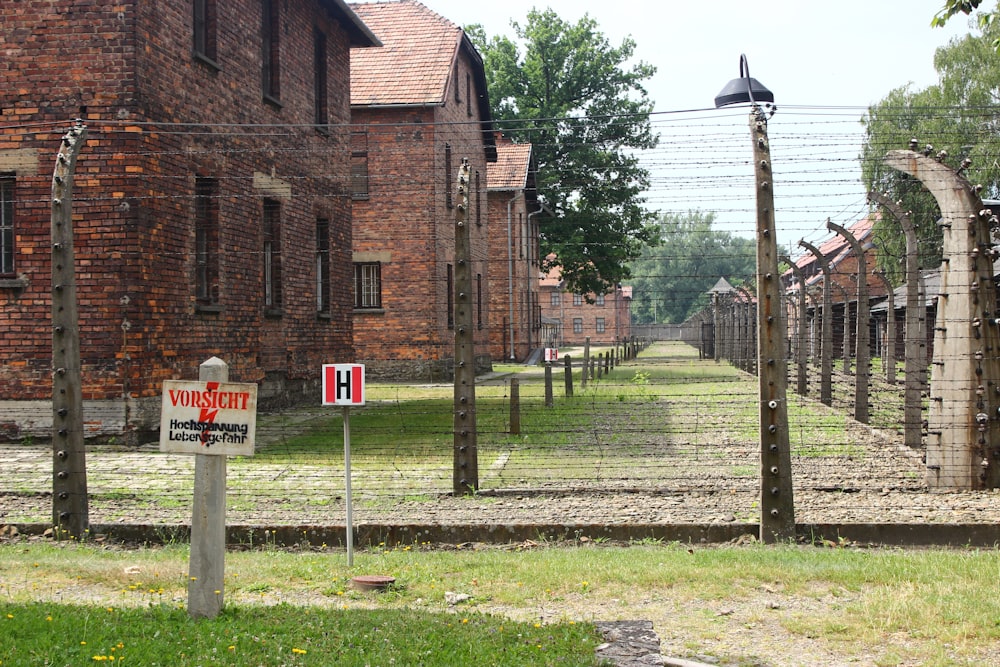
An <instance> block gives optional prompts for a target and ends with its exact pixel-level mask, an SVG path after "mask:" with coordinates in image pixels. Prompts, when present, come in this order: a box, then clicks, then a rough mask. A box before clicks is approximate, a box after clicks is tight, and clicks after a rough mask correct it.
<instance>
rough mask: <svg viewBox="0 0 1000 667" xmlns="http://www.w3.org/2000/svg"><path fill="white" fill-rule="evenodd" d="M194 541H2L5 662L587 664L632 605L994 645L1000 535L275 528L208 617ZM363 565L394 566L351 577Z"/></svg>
mask: <svg viewBox="0 0 1000 667" xmlns="http://www.w3.org/2000/svg"><path fill="white" fill-rule="evenodd" d="M187 558H188V552H187V548H186V546H184V545H172V546H168V547H164V548H157V549H140V550H128V549H109V548H102V547H100V546H94V545H77V544H53V543H47V542H27V541H20V542H14V543H6V544H0V594H2V600H3V601H2V603H0V664H2V665H4V667H7V666H12V665H48V664H59V665H64V664H76V665H79V664H90V663H91V662H93V661H111V659H112V658H113V659H114V662H124V663H125V664H141V665H157V664H229V665H261V664H284V665H296V664H303V665H305V664H313V665H330V664H337V665H390V664H396V665H416V664H423V665H458V664H484V665H587V664H594V648H595V646H596V644H597V643H598V641H599V638H598V636H597V634H596V633H595V630H594V628H593V625H592V624H591V623H592V621H596V620H617V619H630V618H644V619H650V620H653V622H654V627H655V629H656V630H657V632H658V634H659V635H660V637H661V639H662V640H663V643H664V646H665V653H667V654H668V655H674V656H677V657H685V656H686V657H688V658H690V659H693V657H694V656H712V657H713V658H714V659H716V660H718V661H720V663H721V664H726V665H746V666H748V667H749V666H751V665H761V664H767V665H775V666H776V665H801V664H813V665H816V664H830V665H840V664H847V663H851V662H858V663H860V664H873V665H880V666H886V667H888V666H893V665H898V666H902V665H917V664H919V665H982V664H996V662H995V660H996V658H998V657H1000V600H998V598H997V596H996V594H995V591H996V579H997V576H998V574H1000V553H998V552H997V551H996V550H986V551H980V550H914V551H901V550H854V549H817V548H814V547H797V546H777V547H761V546H754V545H751V546H745V547H721V548H703V547H694V546H690V545H682V544H661V543H655V542H647V543H636V544H632V545H628V546H624V545H608V544H595V543H586V544H575V545H572V546H566V545H562V546H558V545H542V546H541V547H539V546H537V545H516V546H513V545H512V546H508V547H505V548H500V547H493V548H485V549H472V548H469V547H454V546H453V547H451V548H446V549H443V548H433V549H432V548H430V547H428V546H424V545H411V546H405V547H399V548H393V549H384V548H375V549H370V550H366V551H363V552H360V553H358V554H357V558H356V560H355V567H354V568H353V569H349V568H347V566H346V562H345V559H344V557H343V554H342V553H338V552H330V551H326V550H320V551H311V550H299V551H296V550H278V549H270V548H268V547H266V546H265V547H263V548H262V549H257V550H249V551H238V552H232V553H229V554H228V555H227V565H226V590H225V596H226V601H227V603H226V608H225V610H224V611H223V613H222V614H221V615H220V616H219V617H218V618H216V619H213V620H199V621H194V620H192V619H190V618H189V617H188V616H187V613H186V611H185V609H186V570H187ZM358 574H390V575H392V576H394V577H396V581H397V583H396V586H395V587H394V588H392V589H391V590H389V591H388V592H385V593H368V592H358V591H355V590H353V589H352V588H351V587H350V586H349V581H350V578H351V577H352V576H356V575H358ZM445 591H454V592H458V593H465V594H468V595H470V596H471V598H470V599H469V600H468V601H467V602H464V603H460V604H457V605H450V604H449V603H448V602H446V600H445V598H444V593H445ZM754 633H756V634H754ZM817 656H819V657H823V658H824V659H826V660H829V662H819V659H820V658H819V657H817Z"/></svg>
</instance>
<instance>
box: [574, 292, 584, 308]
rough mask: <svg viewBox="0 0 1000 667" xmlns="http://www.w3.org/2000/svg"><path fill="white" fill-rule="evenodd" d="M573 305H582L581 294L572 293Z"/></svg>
mask: <svg viewBox="0 0 1000 667" xmlns="http://www.w3.org/2000/svg"><path fill="white" fill-rule="evenodd" d="M573 305H574V306H582V305H583V295H582V294H574V295H573Z"/></svg>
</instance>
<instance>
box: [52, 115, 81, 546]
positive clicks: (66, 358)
mask: <svg viewBox="0 0 1000 667" xmlns="http://www.w3.org/2000/svg"><path fill="white" fill-rule="evenodd" d="M86 139H87V128H86V127H84V126H83V125H81V124H79V122H78V124H77V125H76V126H75V127H74V128H73V129H71V130H70V131H69V132H68V133H66V135H65V136H64V137H63V138H62V143H61V144H60V147H59V154H58V155H57V157H56V166H55V170H54V172H53V174H52V221H51V226H52V230H51V238H52V525H53V526H54V527H55V532H56V536H57V537H62V536H63V535H64V534H68V535H69V536H70V537H72V538H73V539H75V540H83V539H84V538H86V537H87V534H88V531H89V529H90V513H89V509H88V507H89V506H88V499H87V461H86V454H85V445H84V437H83V387H82V385H83V377H82V373H81V368H80V324H79V319H80V318H79V311H78V307H77V298H76V265H75V259H74V252H73V210H72V209H73V170H74V167H75V166H76V158H77V156H78V155H79V154H80V150H81V148H82V147H83V145H84V143H85V141H86Z"/></svg>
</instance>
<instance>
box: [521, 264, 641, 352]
mask: <svg viewBox="0 0 1000 667" xmlns="http://www.w3.org/2000/svg"><path fill="white" fill-rule="evenodd" d="M539 286H540V288H541V293H540V295H539V298H540V303H541V311H542V319H543V323H545V324H546V327H545V329H546V331H547V334H546V336H547V338H546V339H545V340H543V341H542V342H543V344H544V345H545V346H551V345H552V344H553V343H554V344H555V346H556V347H564V346H567V345H583V344H584V343H585V342H586V340H587V338H588V337H589V338H590V343H591V345H614V344H615V343H616V342H618V341H623V340H628V339H629V338H631V336H632V288H631V287H629V286H622V285H619V286H617V287H616V288H615V289H614V290H612V291H611V292H609V293H608V294H590V295H587V296H589V297H590V301H591V302H588V300H587V296H584V295H582V294H575V293H573V292H569V291H567V290H566V289H565V283H564V282H563V279H562V275H561V273H560V271H559V269H558V267H557V268H555V269H553V270H552V271H550V272H549V273H548V274H545V275H542V276H541V278H540V279H539Z"/></svg>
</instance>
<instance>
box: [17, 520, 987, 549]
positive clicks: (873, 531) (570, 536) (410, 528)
mask: <svg viewBox="0 0 1000 667" xmlns="http://www.w3.org/2000/svg"><path fill="white" fill-rule="evenodd" d="M10 525H13V526H14V527H16V528H17V530H18V532H19V533H21V534H23V535H42V534H44V533H45V532H46V531H48V530H49V529H51V527H52V526H51V525H50V524H41V523H22V524H19V523H13V524H10ZM759 530H760V529H759V527H758V526H757V524H747V523H725V524H633V525H624V524H565V525H560V524H505V525H485V524H418V523H407V524H359V525H356V526H355V527H354V535H355V539H354V544H355V545H357V546H359V547H364V546H397V545H414V544H424V543H429V544H451V545H463V544H468V543H477V542H478V543H485V544H511V543H524V542H536V543H540V544H544V543H547V542H560V543H566V542H576V543H600V542H643V541H646V542H653V541H655V542H664V543H669V542H679V543H682V544H724V543H750V542H753V541H755V540H756V537H757V535H758V534H759ZM90 533H91V534H92V535H95V536H96V535H103V536H105V537H106V538H108V539H112V540H118V541H122V542H126V543H130V544H165V543H171V542H186V541H188V539H189V538H190V526H189V525H187V524H125V523H120V524H119V523H115V524H100V523H94V524H91V526H90ZM796 534H797V535H798V539H799V541H800V542H802V543H806V544H816V545H822V546H848V545H873V546H941V547H964V546H968V547H996V546H997V545H1000V524H877V523H855V524H798V525H797V526H796ZM226 543H227V544H228V545H231V546H250V547H253V546H259V545H264V544H267V545H271V546H293V545H303V544H304V545H308V546H312V547H321V546H323V547H336V546H344V543H345V542H344V526H343V525H310V524H299V525H236V524H231V525H229V526H227V527H226Z"/></svg>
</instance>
